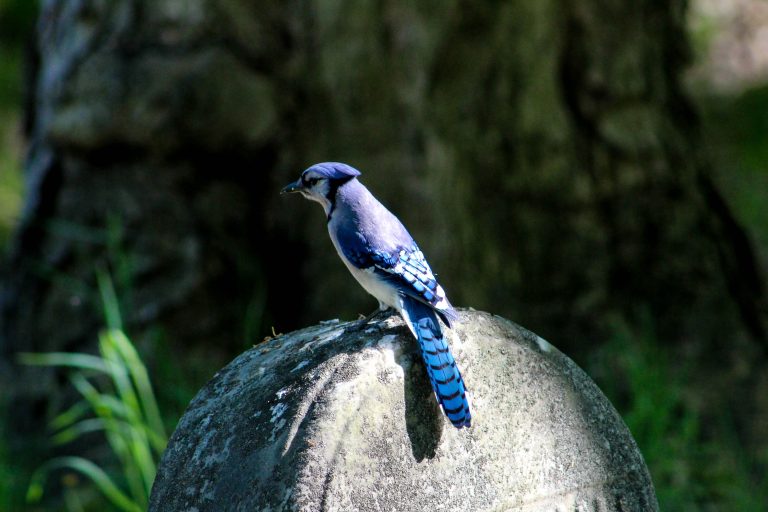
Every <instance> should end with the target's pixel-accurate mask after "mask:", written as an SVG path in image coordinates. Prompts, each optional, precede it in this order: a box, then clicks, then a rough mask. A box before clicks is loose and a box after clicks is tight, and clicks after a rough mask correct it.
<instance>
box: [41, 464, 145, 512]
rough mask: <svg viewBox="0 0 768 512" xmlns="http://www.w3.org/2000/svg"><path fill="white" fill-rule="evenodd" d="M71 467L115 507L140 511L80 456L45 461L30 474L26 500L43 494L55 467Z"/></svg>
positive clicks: (93, 465) (129, 511)
mask: <svg viewBox="0 0 768 512" xmlns="http://www.w3.org/2000/svg"><path fill="white" fill-rule="evenodd" d="M66 468H68V469H71V470H74V471H77V472H79V473H81V474H82V475H84V476H86V477H87V478H89V479H90V480H91V481H92V482H93V483H94V484H96V487H97V488H98V489H99V491H100V492H101V493H102V494H103V495H104V496H105V497H106V498H107V499H108V500H109V501H110V502H111V503H112V504H113V505H114V506H116V507H117V508H119V509H120V510H124V511H126V512H141V510H142V508H141V507H140V506H139V505H138V504H137V503H136V502H135V501H133V500H132V499H131V498H130V497H128V496H127V495H125V494H124V493H123V492H122V491H121V490H120V489H119V488H118V487H117V485H115V483H114V482H113V481H112V479H111V478H110V477H109V475H107V474H106V473H105V472H104V470H103V469H101V468H100V467H99V466H97V465H96V464H94V463H93V462H91V461H89V460H87V459H84V458H82V457H57V458H55V459H51V460H49V461H47V462H45V463H44V464H43V465H42V466H40V467H39V468H38V469H37V470H36V471H35V473H34V474H33V475H32V479H31V482H30V484H29V488H28V490H27V501H28V502H29V503H36V502H37V501H39V500H40V498H41V497H42V495H43V490H44V486H45V481H46V479H47V478H48V475H49V474H50V473H51V472H52V471H54V470H57V469H66Z"/></svg>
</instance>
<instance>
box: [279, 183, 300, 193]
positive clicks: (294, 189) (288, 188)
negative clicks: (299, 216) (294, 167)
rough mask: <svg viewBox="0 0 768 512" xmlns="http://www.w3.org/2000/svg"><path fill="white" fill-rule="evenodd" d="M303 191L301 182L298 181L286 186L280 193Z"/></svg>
mask: <svg viewBox="0 0 768 512" xmlns="http://www.w3.org/2000/svg"><path fill="white" fill-rule="evenodd" d="M301 189H302V186H301V180H296V181H294V182H293V183H289V184H287V185H286V186H284V187H283V190H281V191H280V193H281V194H287V193H289V192H298V191H299V190H301Z"/></svg>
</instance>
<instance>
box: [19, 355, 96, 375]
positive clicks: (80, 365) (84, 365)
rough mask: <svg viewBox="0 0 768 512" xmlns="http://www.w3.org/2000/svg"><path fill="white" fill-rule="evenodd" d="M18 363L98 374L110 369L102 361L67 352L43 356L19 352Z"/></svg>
mask: <svg viewBox="0 0 768 512" xmlns="http://www.w3.org/2000/svg"><path fill="white" fill-rule="evenodd" d="M18 357H19V362H21V363H22V364H26V365H31V366H64V367H67V368H77V369H80V370H94V371H97V372H100V373H109V372H110V368H109V367H108V366H107V365H106V364H105V363H104V360H103V359H102V358H100V357H97V356H92V355H90V354H76V353H69V352H46V353H44V354H38V353H32V352H21V353H19V356H18Z"/></svg>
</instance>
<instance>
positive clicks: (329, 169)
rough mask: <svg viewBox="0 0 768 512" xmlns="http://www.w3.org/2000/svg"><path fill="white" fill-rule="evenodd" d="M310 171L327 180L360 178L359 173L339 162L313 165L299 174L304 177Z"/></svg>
mask: <svg viewBox="0 0 768 512" xmlns="http://www.w3.org/2000/svg"><path fill="white" fill-rule="evenodd" d="M310 171H312V172H314V173H316V174H318V175H320V176H323V177H324V178H328V179H329V180H348V179H351V178H354V177H356V176H360V171H358V170H357V169H355V168H354V167H352V166H349V165H347V164H342V163H340V162H323V163H321V164H315V165H313V166H312V167H309V168H308V169H306V170H305V171H304V172H303V173H301V174H302V175H304V174H306V173H308V172H310Z"/></svg>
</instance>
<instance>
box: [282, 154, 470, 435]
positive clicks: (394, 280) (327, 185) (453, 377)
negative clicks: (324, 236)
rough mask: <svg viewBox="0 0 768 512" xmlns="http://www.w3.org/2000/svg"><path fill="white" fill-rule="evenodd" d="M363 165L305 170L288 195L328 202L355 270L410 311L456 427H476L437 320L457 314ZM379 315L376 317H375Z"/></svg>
mask: <svg viewBox="0 0 768 512" xmlns="http://www.w3.org/2000/svg"><path fill="white" fill-rule="evenodd" d="M360 174H361V173H360V171H358V170H357V169H355V168H354V167H351V166H350V165H347V164H344V163H340V162H323V163H318V164H315V165H312V166H310V167H308V168H307V169H305V170H304V171H303V172H302V173H301V176H300V177H299V179H297V180H296V181H295V182H292V183H289V184H288V185H286V186H285V187H284V188H283V189H282V191H281V193H299V194H301V195H302V196H304V197H305V198H306V199H309V200H311V201H315V202H318V203H320V205H322V207H323V209H324V210H325V215H326V219H327V225H328V233H329V234H330V237H331V241H332V242H333V245H334V247H335V248H336V251H337V252H338V254H339V257H340V258H341V260H342V261H343V262H344V264H345V265H346V267H347V268H348V269H349V271H350V272H351V273H352V276H353V277H354V278H355V279H356V280H357V281H358V283H360V285H361V286H362V287H363V288H364V289H365V291H367V292H368V293H369V294H371V295H373V296H374V297H375V298H376V299H377V300H378V301H379V309H378V310H377V311H374V314H375V313H376V312H378V311H379V310H382V311H383V310H386V309H388V308H393V309H394V310H396V311H397V312H398V313H399V314H400V316H402V317H403V320H404V321H405V323H406V325H407V326H408V328H409V329H410V331H411V333H412V334H413V335H414V336H415V337H416V339H417V340H418V342H419V345H420V348H421V355H422V359H423V361H424V366H425V368H426V370H427V374H428V375H429V380H430V383H431V385H432V390H433V391H434V394H435V398H436V399H437V402H438V403H439V404H440V406H441V408H442V410H443V412H444V413H445V415H446V416H447V417H448V419H449V420H450V422H451V423H452V424H453V426H454V427H456V428H458V429H461V428H464V427H470V426H471V421H472V413H471V410H470V401H469V398H468V394H467V390H466V386H465V384H464V380H463V379H462V376H461V372H460V371H459V368H458V367H457V366H456V361H455V359H454V357H453V355H452V354H451V350H450V347H449V346H448V343H447V341H446V339H445V337H444V336H443V332H442V329H441V327H440V322H439V321H438V318H440V320H442V321H443V322H444V323H445V325H446V326H447V327H449V328H450V327H451V326H452V325H453V323H454V322H456V321H457V320H458V314H457V312H456V310H455V309H454V308H453V306H452V305H451V303H450V302H449V301H448V298H447V297H446V295H445V291H444V290H443V288H442V286H440V284H439V283H438V282H437V278H436V277H435V274H434V273H433V272H432V269H431V268H430V266H429V263H427V260H426V258H424V254H423V253H422V252H421V249H419V246H418V245H417V244H416V242H415V241H414V239H413V237H411V235H410V234H409V233H408V230H407V229H406V228H405V226H403V224H402V222H400V220H399V219H398V218H397V217H396V216H395V215H394V214H392V213H391V212H390V211H389V210H388V209H387V208H386V207H385V206H384V205H383V204H381V203H380V202H379V201H378V200H377V199H376V198H375V197H374V196H373V194H371V192H370V191H369V190H368V189H367V188H366V187H365V185H363V184H362V183H361V182H360V180H358V177H359V176H360ZM371 316H372V315H371Z"/></svg>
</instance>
